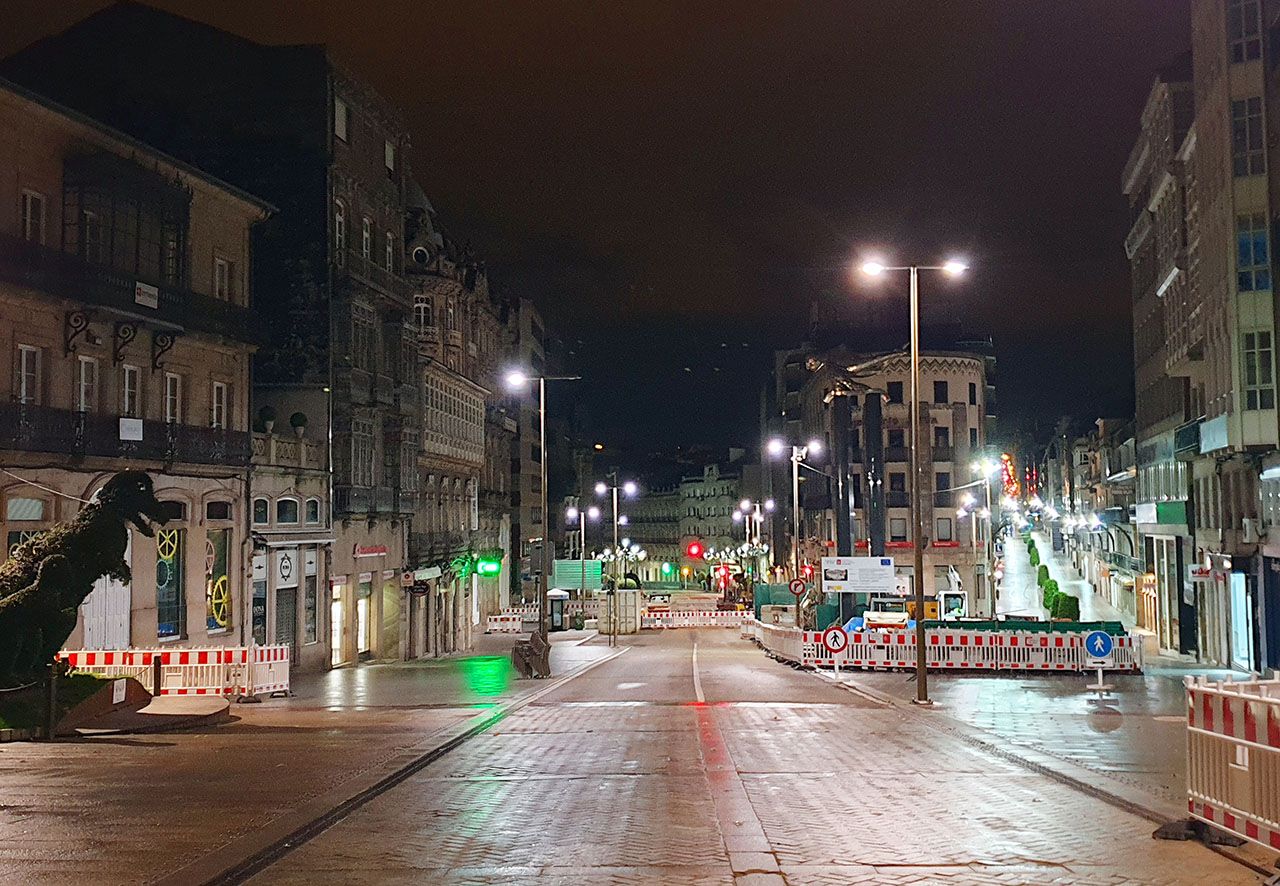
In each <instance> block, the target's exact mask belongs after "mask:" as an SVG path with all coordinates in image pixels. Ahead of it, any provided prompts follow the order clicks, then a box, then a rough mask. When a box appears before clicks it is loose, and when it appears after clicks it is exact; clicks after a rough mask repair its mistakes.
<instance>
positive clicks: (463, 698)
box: [0, 634, 613, 886]
mask: <svg viewBox="0 0 1280 886" xmlns="http://www.w3.org/2000/svg"><path fill="white" fill-rule="evenodd" d="M503 639H504V640H505V645H506V646H507V647H508V648H509V646H510V643H511V642H512V641H513V638H512V637H510V636H508V637H506V638H503ZM582 640H583V637H582V635H578V636H576V637H565V635H563V634H557V635H553V646H552V659H551V661H552V672H553V678H552V680H515V679H512V678H511V677H512V675H511V673H510V670H509V669H510V659H509V658H500V657H497V656H496V655H495V656H483V655H482V656H469V657H461V658H453V659H444V660H437V661H428V662H406V663H397V664H374V665H363V666H359V667H354V668H346V669H342V670H337V671H330V672H328V673H325V674H317V675H314V676H309V677H306V676H304V677H300V678H299V679H298V680H297V681H296V682H295V687H296V688H295V695H294V696H293V697H291V698H279V699H270V700H267V701H265V702H264V703H262V704H242V705H233V706H232V709H231V714H232V716H233V717H234V718H236V719H235V721H234V722H232V723H230V724H228V725H223V726H218V727H213V728H209V729H201V730H193V731H189V732H180V733H168V734H164V735H146V736H127V737H111V738H92V739H83V740H78V741H77V740H68V741H59V742H55V743H52V744H38V743H30V742H16V743H11V744H3V745H0V796H2V797H3V798H4V800H3V806H0V883H2V884H9V883H13V884H24V886H26V884H37V883H82V882H85V881H86V879H87V878H90V877H91V878H92V880H93V881H94V882H96V883H98V884H113V883H138V882H147V881H151V880H154V879H157V878H160V877H163V876H166V875H170V874H173V872H175V871H177V870H178V869H180V868H182V867H183V866H184V865H187V864H190V863H192V862H195V861H198V860H199V859H200V858H201V857H203V856H206V855H207V854H208V853H211V852H214V851H215V850H217V849H218V848H219V847H223V846H226V845H227V844H229V843H231V842H232V841H234V840H237V839H239V838H248V837H251V836H254V835H257V834H265V833H269V832H270V831H271V830H272V828H273V827H274V828H278V827H279V826H280V823H281V822H284V821H287V820H289V819H290V818H291V817H294V816H296V815H298V814H299V813H300V811H301V810H307V809H309V808H311V807H313V806H324V805H325V804H326V803H330V805H332V803H331V799H330V798H331V797H333V796H336V795H339V794H341V795H343V796H351V795H353V794H355V793H357V792H358V791H359V790H362V789H363V786H365V785H367V784H369V783H372V782H373V781H376V780H377V779H378V778H380V777H383V776H382V774H383V773H385V772H388V771H392V770H394V769H395V768H397V767H399V766H403V765H405V763H407V762H408V761H410V760H412V759H415V758H416V757H418V756H420V755H422V754H423V753H426V752H428V751H430V750H431V749H432V748H434V747H436V746H438V745H439V744H440V743H441V742H442V741H445V740H447V738H448V736H450V735H454V734H457V732H458V731H459V730H460V729H463V728H466V725H467V724H468V723H469V722H471V721H472V720H473V719H474V718H476V717H487V716H491V715H492V712H493V709H494V708H495V707H496V706H498V705H502V704H505V703H509V702H518V701H519V700H520V699H521V698H524V697H526V696H528V695H530V694H531V693H534V692H537V691H539V690H540V689H542V688H544V687H545V686H547V685H553V684H554V683H555V677H556V676H557V675H560V676H563V675H567V674H569V673H572V672H576V671H577V670H579V669H581V668H583V667H585V666H587V665H589V664H591V663H592V662H594V661H599V660H602V659H603V658H605V657H607V656H608V655H609V654H610V653H611V652H612V651H613V650H610V649H609V648H608V647H607V646H605V645H604V644H603V643H602V642H597V643H590V642H585V643H584V642H582ZM579 644H580V645H579ZM498 645H499V644H496V643H490V642H488V639H487V640H486V643H485V644H483V648H484V649H485V651H487V652H497V651H498V648H497V647H498ZM340 800H341V797H339V799H338V800H337V801H332V802H339V801H340ZM286 833H287V831H286Z"/></svg>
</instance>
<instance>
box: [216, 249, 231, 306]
mask: <svg viewBox="0 0 1280 886" xmlns="http://www.w3.org/2000/svg"><path fill="white" fill-rule="evenodd" d="M213 294H214V295H216V296H217V297H218V298H220V299H222V300H223V301H230V300H231V262H229V261H227V260H226V259H225V258H215V259H214V260H213Z"/></svg>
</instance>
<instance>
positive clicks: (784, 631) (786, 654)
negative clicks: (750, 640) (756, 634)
mask: <svg viewBox="0 0 1280 886" xmlns="http://www.w3.org/2000/svg"><path fill="white" fill-rule="evenodd" d="M801 633H802V632H801V631H800V629H799V628H784V627H779V626H777V625H767V624H762V625H761V626H760V645H761V646H762V647H764V648H765V649H766V650H768V651H769V652H771V653H773V655H774V657H775V658H779V659H782V660H783V661H790V662H794V663H796V664H800V663H801V659H802V658H803V655H804V650H803V648H802V644H801Z"/></svg>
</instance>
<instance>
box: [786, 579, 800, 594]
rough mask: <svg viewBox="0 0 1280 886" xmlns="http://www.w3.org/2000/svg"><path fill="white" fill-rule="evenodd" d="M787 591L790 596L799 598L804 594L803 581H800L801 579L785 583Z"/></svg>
mask: <svg viewBox="0 0 1280 886" xmlns="http://www.w3.org/2000/svg"><path fill="white" fill-rule="evenodd" d="M787 590H789V591H791V593H792V594H794V595H795V596H797V597H799V596H800V595H802V594H803V593H804V579H801V578H793V579H791V581H790V582H788V583H787Z"/></svg>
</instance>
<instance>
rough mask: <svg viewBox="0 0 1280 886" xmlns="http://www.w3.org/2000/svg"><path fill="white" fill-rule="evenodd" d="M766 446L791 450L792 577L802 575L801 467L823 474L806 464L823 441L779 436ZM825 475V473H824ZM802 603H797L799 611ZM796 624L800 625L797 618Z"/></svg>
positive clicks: (818, 452)
mask: <svg viewBox="0 0 1280 886" xmlns="http://www.w3.org/2000/svg"><path fill="white" fill-rule="evenodd" d="M766 448H767V449H768V451H769V454H770V455H773V456H779V455H782V454H783V453H785V452H786V451H787V449H788V448H790V450H791V577H792V578H799V577H800V468H802V467H804V468H808V469H809V470H811V471H813V472H814V473H815V474H821V473H822V472H821V471H819V470H818V469H817V468H815V467H812V466H810V465H807V464H804V460H805V459H806V458H808V457H809V456H810V455H821V454H822V441H821V440H810V441H809V442H808V443H807V444H805V445H804V446H794V445H793V446H790V447H788V445H787V444H786V443H784V442H783V441H782V440H780V439H778V438H776V437H775V438H774V439H772V440H770V441H769V442H768V444H767V445H766ZM824 476H825V475H824ZM799 607H800V604H799V602H797V603H796V610H797V612H799ZM796 626H797V627H799V621H798V620H797V623H796Z"/></svg>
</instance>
